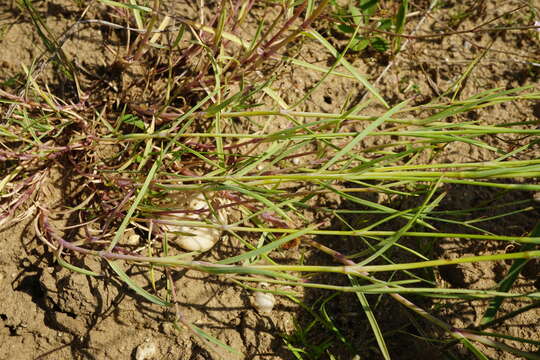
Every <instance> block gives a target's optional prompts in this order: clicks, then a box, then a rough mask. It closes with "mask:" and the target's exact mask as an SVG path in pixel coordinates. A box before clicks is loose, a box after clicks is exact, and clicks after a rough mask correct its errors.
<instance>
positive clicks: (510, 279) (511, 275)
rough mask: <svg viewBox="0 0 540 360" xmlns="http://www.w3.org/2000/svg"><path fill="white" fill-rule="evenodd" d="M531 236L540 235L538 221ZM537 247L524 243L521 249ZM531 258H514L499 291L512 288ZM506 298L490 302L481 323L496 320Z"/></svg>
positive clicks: (527, 249)
mask: <svg viewBox="0 0 540 360" xmlns="http://www.w3.org/2000/svg"><path fill="white" fill-rule="evenodd" d="M530 236H531V237H536V236H540V223H538V224H537V225H536V226H535V228H534V229H533V231H532V232H531V235H530ZM535 247H536V245H535V244H522V245H521V247H520V248H519V251H520V252H521V251H530V250H533V249H534V248H535ZM529 260H530V259H517V260H514V262H513V263H512V266H511V267H510V269H509V270H508V274H507V275H506V276H505V277H504V279H502V280H501V282H500V283H499V286H498V287H497V290H498V291H502V292H507V291H509V290H510V289H511V288H512V285H513V284H514V282H515V281H516V279H517V277H518V276H519V274H520V272H521V270H522V269H523V267H524V266H525V265H526V264H527V262H528V261H529ZM503 300H504V298H502V297H496V298H494V299H493V300H491V302H490V303H489V306H488V309H487V310H486V312H485V314H484V317H483V318H482V320H481V321H480V325H484V324H486V323H489V322H492V321H493V320H495V316H496V315H497V312H498V311H499V308H500V307H501V304H502V302H503Z"/></svg>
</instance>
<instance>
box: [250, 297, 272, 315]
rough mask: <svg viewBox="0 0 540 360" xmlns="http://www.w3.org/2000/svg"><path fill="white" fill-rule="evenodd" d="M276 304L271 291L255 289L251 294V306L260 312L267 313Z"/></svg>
mask: <svg viewBox="0 0 540 360" xmlns="http://www.w3.org/2000/svg"><path fill="white" fill-rule="evenodd" d="M275 304H276V298H275V297H274V295H272V294H271V293H263V292H260V291H257V292H256V293H255V295H253V307H254V308H255V309H257V311H258V312H260V313H263V314H265V313H269V312H271V311H272V309H273V308H274V305H275Z"/></svg>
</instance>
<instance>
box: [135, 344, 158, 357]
mask: <svg viewBox="0 0 540 360" xmlns="http://www.w3.org/2000/svg"><path fill="white" fill-rule="evenodd" d="M156 353H157V346H156V344H154V343H153V342H144V343H142V344H141V345H139V346H137V351H136V352H135V359H136V360H149V359H152V358H153V357H154V356H155V355H156Z"/></svg>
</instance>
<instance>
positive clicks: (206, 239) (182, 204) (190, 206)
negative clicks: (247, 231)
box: [160, 192, 225, 252]
mask: <svg viewBox="0 0 540 360" xmlns="http://www.w3.org/2000/svg"><path fill="white" fill-rule="evenodd" d="M168 206H169V207H171V208H175V209H178V210H182V211H188V212H186V213H184V212H182V213H175V214H167V215H163V216H161V217H160V219H161V220H169V221H175V222H182V221H184V222H187V221H199V222H206V223H210V224H219V225H222V224H224V223H225V221H224V219H225V215H224V213H223V211H217V214H216V212H213V211H211V210H209V209H210V207H209V205H208V203H207V201H206V199H205V197H204V195H203V194H202V193H189V192H188V193H186V194H184V195H182V196H177V197H175V198H174V199H173V202H172V203H171V204H170V205H168ZM195 210H206V211H201V212H189V211H195ZM162 229H163V230H164V231H165V232H167V233H168V236H169V239H171V240H172V241H174V242H175V243H176V244H178V245H179V246H180V247H181V248H182V249H184V250H187V251H201V252H203V251H207V250H209V249H211V248H212V247H213V246H214V245H215V244H216V242H217V241H218V240H219V238H220V237H221V233H222V231H221V230H220V229H214V228H208V227H202V226H191V225H182V224H178V225H177V224H163V225H162Z"/></svg>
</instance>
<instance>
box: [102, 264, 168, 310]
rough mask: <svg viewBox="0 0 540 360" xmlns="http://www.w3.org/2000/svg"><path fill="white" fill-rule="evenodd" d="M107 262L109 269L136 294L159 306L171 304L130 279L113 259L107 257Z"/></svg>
mask: <svg viewBox="0 0 540 360" xmlns="http://www.w3.org/2000/svg"><path fill="white" fill-rule="evenodd" d="M107 262H108V263H109V266H110V267H111V269H113V271H114V272H115V273H116V274H117V275H118V277H119V278H120V279H121V280H122V281H124V282H125V283H126V284H127V285H128V286H129V287H130V288H131V289H133V290H134V291H135V292H136V293H137V294H139V295H140V296H142V297H143V298H145V299H146V300H148V301H150V302H152V303H154V304H157V305H159V306H165V307H168V306H171V303H169V302H167V301H164V300H162V299H160V298H158V297H157V296H155V295H152V294H150V293H149V292H148V291H146V290H144V289H143V288H142V287H140V286H139V285H137V284H136V283H135V282H134V281H133V280H131V278H130V277H129V276H128V275H127V274H126V273H125V272H124V270H122V268H121V267H120V266H119V265H118V264H117V263H116V262H115V261H112V260H108V259H107Z"/></svg>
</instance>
